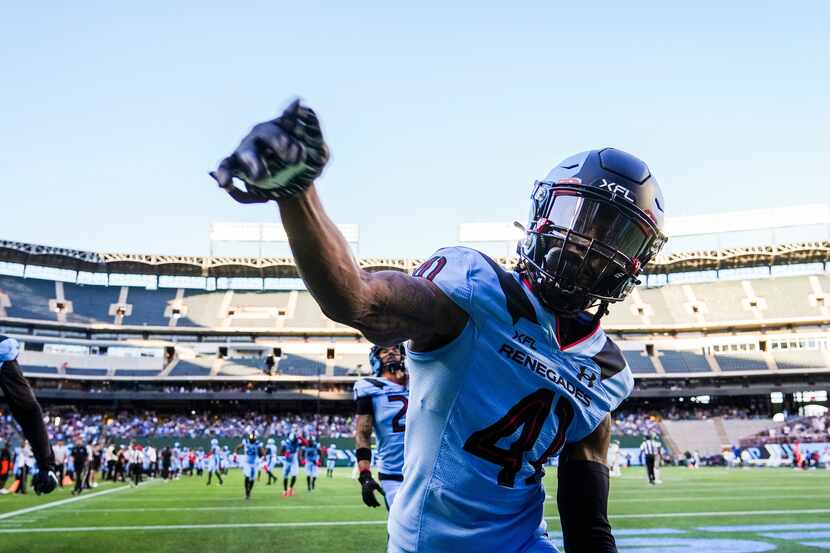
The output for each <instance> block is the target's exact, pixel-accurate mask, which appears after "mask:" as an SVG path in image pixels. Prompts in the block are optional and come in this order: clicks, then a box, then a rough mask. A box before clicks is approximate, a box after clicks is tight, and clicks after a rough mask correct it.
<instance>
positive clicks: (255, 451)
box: [234, 432, 264, 499]
mask: <svg viewBox="0 0 830 553" xmlns="http://www.w3.org/2000/svg"><path fill="white" fill-rule="evenodd" d="M239 451H242V452H243V454H244V457H243V461H242V474H244V475H245V499H251V490H253V489H254V483H255V482H256V472H257V462H258V460H259V458H260V457H261V456H262V455H263V453H264V451H263V448H262V444H261V443H260V442H259V440H258V439H257V437H256V433H255V432H249V433H248V435H247V436H246V437H245V438H243V439H242V443H241V444H239V445H238V446H236V449H235V450H234V453H239Z"/></svg>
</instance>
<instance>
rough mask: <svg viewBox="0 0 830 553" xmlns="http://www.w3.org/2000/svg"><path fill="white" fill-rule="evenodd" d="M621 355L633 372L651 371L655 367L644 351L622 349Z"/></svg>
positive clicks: (654, 370)
mask: <svg viewBox="0 0 830 553" xmlns="http://www.w3.org/2000/svg"><path fill="white" fill-rule="evenodd" d="M622 353H623V357H625V361H626V362H627V363H628V366H629V368H630V369H631V372H633V373H635V374H636V373H653V372H656V371H657V369H656V368H655V367H654V363H652V361H651V357H649V356H648V355H647V354H646V352H644V351H623V352H622Z"/></svg>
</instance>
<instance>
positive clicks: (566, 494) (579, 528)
mask: <svg viewBox="0 0 830 553" xmlns="http://www.w3.org/2000/svg"><path fill="white" fill-rule="evenodd" d="M610 443H611V417H610V415H608V416H606V417H605V419H604V420H603V421H602V422H601V423H600V425H599V426H598V427H597V429H596V430H594V432H593V433H591V434H590V435H589V436H588V437H586V438H585V439H584V440H582V441H581V442H578V443H575V444H568V445H567V446H566V447H565V450H564V451H563V452H562V455H561V456H560V458H559V472H558V482H559V488H558V491H557V495H556V501H557V504H558V506H559V517H560V521H561V523H562V534H563V538H564V541H565V550H566V551H586V552H587V551H590V552H591V553H616V552H617V544H616V542H615V541H614V536H613V535H611V525H610V524H609V522H608V489H609V478H608V466H607V465H606V459H607V458H608V446H609V445H610Z"/></svg>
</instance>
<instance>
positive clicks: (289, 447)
mask: <svg viewBox="0 0 830 553" xmlns="http://www.w3.org/2000/svg"><path fill="white" fill-rule="evenodd" d="M299 455H300V439H299V437H297V434H296V433H294V432H292V433H291V434H289V436H288V438H286V439H285V440H283V441H282V495H283V497H291V496H292V495H294V485H295V484H296V483H297V475H298V474H299V473H300V459H299Z"/></svg>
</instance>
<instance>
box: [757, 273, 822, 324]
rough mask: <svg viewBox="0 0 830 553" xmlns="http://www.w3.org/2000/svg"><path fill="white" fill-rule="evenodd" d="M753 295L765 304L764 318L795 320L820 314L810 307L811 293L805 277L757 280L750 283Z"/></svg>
mask: <svg viewBox="0 0 830 553" xmlns="http://www.w3.org/2000/svg"><path fill="white" fill-rule="evenodd" d="M751 286H752V289H753V290H754V292H755V295H756V296H758V297H760V298H763V300H764V302H766V310H765V311H764V316H765V317H770V318H773V317H774V318H797V317H804V316H805V315H814V316H819V315H820V314H821V313H820V312H819V310H818V309H817V308H816V307H813V306H811V305H810V302H809V300H808V298H809V296H810V294H811V293H812V290H811V287H810V282H809V280H808V279H807V278H806V277H786V278H769V279H763V278H759V279H756V280H753V281H751Z"/></svg>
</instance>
